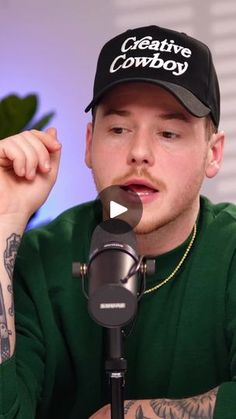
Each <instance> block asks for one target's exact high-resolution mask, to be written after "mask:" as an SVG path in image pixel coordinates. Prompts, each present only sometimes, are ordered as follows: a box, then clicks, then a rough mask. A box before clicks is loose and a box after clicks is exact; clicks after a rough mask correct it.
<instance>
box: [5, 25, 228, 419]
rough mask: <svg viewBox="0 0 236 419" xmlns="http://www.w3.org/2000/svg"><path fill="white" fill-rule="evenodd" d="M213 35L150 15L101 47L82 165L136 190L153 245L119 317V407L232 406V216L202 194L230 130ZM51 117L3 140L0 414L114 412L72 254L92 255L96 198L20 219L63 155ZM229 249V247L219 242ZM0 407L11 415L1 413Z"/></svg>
mask: <svg viewBox="0 0 236 419" xmlns="http://www.w3.org/2000/svg"><path fill="white" fill-rule="evenodd" d="M219 108H220V99H219V89H218V82H217V77H216V73H215V69H214V66H213V63H212V58H211V54H210V51H209V49H208V48H207V47H206V46H205V45H204V44H202V43H201V42H199V41H197V40H195V39H192V38H190V37H188V36H187V35H185V34H182V33H178V32H175V31H171V30H167V29H164V28H159V27H156V26H150V27H144V28H137V29H134V30H131V31H127V32H125V33H123V34H121V35H119V36H117V37H116V38H114V39H112V40H111V41H109V42H108V43H107V44H106V45H105V46H104V48H103V49H102V51H101V54H100V57H99V61H98V67H97V73H96V78H95V84H94V97H93V100H92V102H91V103H90V105H89V106H88V107H87V109H86V110H89V109H92V112H93V121H92V122H91V123H89V124H88V128H87V139H86V156H85V159H86V164H87V166H88V167H90V168H91V170H92V174H93V177H94V180H95V183H96V186H97V189H98V191H99V192H101V191H102V190H103V189H104V188H107V187H109V186H111V185H118V187H119V188H120V190H122V191H123V193H124V194H125V196H126V197H127V200H128V197H129V196H132V194H138V196H139V198H140V199H141V201H142V204H143V215H142V218H141V221H140V222H139V224H138V225H137V226H136V228H135V233H136V237H137V244H138V251H139V254H140V255H146V256H147V257H148V256H152V257H155V258H156V261H157V263H156V265H157V268H156V272H155V274H154V275H152V276H151V277H150V278H148V281H147V288H146V291H145V293H144V295H143V297H142V299H141V301H140V303H139V309H138V313H137V318H136V321H135V322H134V324H133V325H132V327H130V329H131V330H129V331H128V330H126V333H127V337H126V339H125V356H126V358H127V361H128V371H127V374H126V394H125V396H126V402H125V415H126V417H127V418H213V417H214V418H215V419H219V418H220V419H224V418H225V419H226V418H234V417H235V412H236V397H235V394H236V388H235V382H234V380H235V375H236V365H235V359H236V358H235V357H236V304H235V295H236V294H235V288H236V277H235V269H234V268H235V266H236V260H235V256H234V254H235V247H236V234H235V230H236V229H235V217H236V209H235V207H234V206H233V205H231V204H218V205H213V204H212V203H211V202H209V201H208V200H207V199H206V198H203V197H201V198H200V195H199V191H200V187H201V184H202V182H203V179H204V178H205V176H207V177H209V178H211V177H214V176H215V175H216V174H217V172H218V170H219V167H220V163H221V159H222V153H223V144H224V133H223V132H221V131H218V125H219V111H220V109H219ZM60 148H61V146H60V144H59V143H58V141H57V135H56V131H55V129H52V128H51V129H48V130H47V131H46V132H45V133H40V132H37V131H32V132H25V133H22V134H20V135H17V136H14V137H10V138H7V139H5V140H2V141H1V143H0V163H1V204H0V211H1V212H0V213H1V223H0V225H1V254H2V255H3V257H2V264H1V276H0V277H1V289H0V299H1V323H2V325H3V327H2V330H3V333H2V335H1V362H2V365H1V378H0V379H1V403H0V409H1V411H0V413H1V415H2V417H7V418H9V419H10V418H24V419H32V418H35V417H40V418H41V419H45V418H69V419H72V418H81V419H82V418H88V417H90V416H91V415H93V416H92V417H93V418H94V419H95V418H108V417H110V413H109V409H110V407H109V397H108V393H107V388H106V382H105V377H104V373H103V369H104V355H103V350H104V348H103V331H102V328H101V327H100V326H98V325H97V324H96V323H95V322H93V320H92V319H91V318H90V316H89V314H88V310H87V301H86V299H85V297H84V295H83V292H82V287H81V283H80V281H79V280H78V279H75V278H73V276H72V273H71V265H72V262H73V261H75V260H80V261H81V262H87V260H88V254H89V247H90V242H91V237H92V234H93V231H94V228H95V227H96V226H97V225H98V224H99V223H100V222H101V221H102V214H101V211H100V207H99V206H98V205H97V202H92V203H86V204H83V205H81V206H78V207H75V208H73V209H70V210H68V211H66V212H65V213H64V214H62V215H61V216H59V217H58V218H57V219H56V220H54V221H53V222H52V223H50V224H49V225H48V226H46V227H43V228H40V229H37V230H36V231H31V232H29V233H27V234H26V235H25V237H24V239H23V240H22V243H21V247H20V249H19V252H18V257H17V263H16V269H15V273H14V294H15V312H16V316H15V323H16V346H15V326H14V316H13V304H12V287H11V286H12V283H11V281H12V271H13V266H14V259H15V255H16V252H17V249H18V246H19V243H20V241H21V236H22V234H23V231H24V228H25V225H26V223H27V220H28V218H29V216H30V215H31V214H32V213H33V212H34V211H35V210H36V209H37V208H38V207H39V206H40V205H41V204H42V203H43V202H44V200H45V199H46V197H47V195H48V193H49V191H50V189H51V188H52V186H53V184H54V182H55V179H56V174H57V170H58V165H59V157H60ZM222 255H223V256H222ZM4 415H5V416H4Z"/></svg>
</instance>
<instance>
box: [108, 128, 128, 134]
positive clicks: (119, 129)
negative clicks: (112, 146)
mask: <svg viewBox="0 0 236 419" xmlns="http://www.w3.org/2000/svg"><path fill="white" fill-rule="evenodd" d="M111 131H112V132H114V134H124V132H125V131H127V130H126V129H125V128H122V127H113V128H112V129H111Z"/></svg>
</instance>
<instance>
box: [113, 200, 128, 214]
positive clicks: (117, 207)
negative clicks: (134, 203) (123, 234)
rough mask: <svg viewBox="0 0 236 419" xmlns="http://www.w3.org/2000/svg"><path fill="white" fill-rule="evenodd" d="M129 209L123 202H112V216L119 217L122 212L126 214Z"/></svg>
mask: <svg viewBox="0 0 236 419" xmlns="http://www.w3.org/2000/svg"><path fill="white" fill-rule="evenodd" d="M126 211H128V208H126V207H124V206H123V205H121V204H118V203H117V202H115V201H111V202H110V218H115V217H118V216H119V215H121V214H124V213H125V212H126Z"/></svg>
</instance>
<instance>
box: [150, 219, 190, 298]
mask: <svg viewBox="0 0 236 419" xmlns="http://www.w3.org/2000/svg"><path fill="white" fill-rule="evenodd" d="M196 235H197V224H196V223H195V224H194V226H193V234H192V237H191V240H190V242H189V245H188V247H187V249H186V250H185V252H184V255H183V256H182V258H181V259H180V261H179V263H178V265H177V266H176V267H175V269H174V270H173V272H171V274H170V275H169V276H167V278H165V279H163V281H161V282H160V283H159V284H157V285H155V286H154V287H152V288H149V289H147V290H146V291H144V294H149V293H150V292H153V291H155V290H157V289H158V288H160V287H162V285H165V284H166V283H167V282H169V281H170V279H172V278H173V277H174V276H175V274H176V273H177V272H178V271H179V269H180V268H181V266H182V265H183V263H184V261H185V259H186V257H187V256H188V254H189V252H190V250H191V248H192V246H193V243H194V240H195V238H196Z"/></svg>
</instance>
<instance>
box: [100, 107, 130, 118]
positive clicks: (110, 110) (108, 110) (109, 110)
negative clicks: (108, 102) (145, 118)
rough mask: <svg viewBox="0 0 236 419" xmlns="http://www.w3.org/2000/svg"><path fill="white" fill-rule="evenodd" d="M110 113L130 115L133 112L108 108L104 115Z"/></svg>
mask: <svg viewBox="0 0 236 419" xmlns="http://www.w3.org/2000/svg"><path fill="white" fill-rule="evenodd" d="M109 115H118V116H130V115H131V112H129V111H126V110H123V109H114V108H108V109H106V110H105V111H104V116H109Z"/></svg>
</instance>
